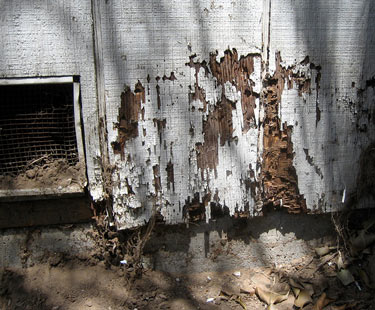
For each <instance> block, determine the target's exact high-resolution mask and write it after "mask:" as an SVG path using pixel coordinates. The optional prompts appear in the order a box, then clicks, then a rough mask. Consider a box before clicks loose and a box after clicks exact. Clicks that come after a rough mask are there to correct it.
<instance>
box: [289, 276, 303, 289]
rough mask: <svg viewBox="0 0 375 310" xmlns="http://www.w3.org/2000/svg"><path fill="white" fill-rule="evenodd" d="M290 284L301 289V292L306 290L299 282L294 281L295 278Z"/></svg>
mask: <svg viewBox="0 0 375 310" xmlns="http://www.w3.org/2000/svg"><path fill="white" fill-rule="evenodd" d="M289 283H290V285H291V286H292V287H295V288H299V289H301V290H303V289H304V286H303V285H302V284H301V283H300V282H299V281H297V280H294V279H293V278H290V279H289Z"/></svg>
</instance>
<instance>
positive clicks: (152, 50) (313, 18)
mask: <svg viewBox="0 0 375 310" xmlns="http://www.w3.org/2000/svg"><path fill="white" fill-rule="evenodd" d="M94 3H95V4H96V5H97V9H98V12H97V13H98V14H97V15H95V16H94V17H93V16H92V7H91V5H92V1H81V2H79V3H73V2H72V1H56V2H54V3H52V4H51V3H49V2H48V3H47V1H43V0H39V1H36V2H35V1H34V2H27V1H21V2H17V3H13V2H12V3H8V2H7V3H5V2H4V1H0V5H1V6H2V10H1V11H0V25H1V26H2V29H6V30H7V31H4V32H3V38H2V42H1V43H0V54H1V55H2V58H3V59H5V61H3V62H2V63H0V75H1V76H4V77H34V76H51V77H53V76H63V75H64V76H72V75H79V76H80V82H81V89H82V96H81V100H82V115H83V126H84V130H85V137H84V141H85V148H86V163H87V173H88V180H89V191H90V195H91V197H92V198H93V199H94V200H95V201H99V200H103V199H104V198H106V197H105V194H104V193H105V192H108V190H109V192H111V194H112V196H113V212H114V215H115V220H116V222H117V225H118V228H119V229H124V228H131V227H135V226H139V225H143V224H144V223H145V222H147V221H148V219H149V218H150V216H151V214H152V212H153V211H152V210H153V209H154V208H157V209H158V210H159V211H160V213H161V215H162V216H163V217H164V220H165V222H166V223H167V224H175V223H181V222H184V221H186V220H187V219H186V218H184V212H186V210H184V207H185V206H187V205H188V204H189V203H191V202H192V200H193V199H194V197H195V195H196V194H199V199H200V202H201V203H203V200H204V197H205V195H207V194H209V193H210V194H211V197H210V201H205V202H206V203H207V205H206V206H204V212H205V215H206V216H205V218H206V220H207V221H208V220H209V218H210V214H211V206H210V203H211V202H215V203H218V204H220V205H221V206H225V207H227V208H228V209H229V213H230V214H231V215H234V214H235V213H236V212H237V211H245V208H247V207H248V208H249V214H250V215H253V214H255V213H256V212H257V210H258V209H259V207H261V201H259V200H256V198H255V197H253V196H254V195H253V193H251V191H250V190H248V188H246V184H245V180H247V181H248V182H252V183H256V182H258V181H260V179H259V176H260V174H261V161H262V153H263V127H262V122H263V121H264V117H265V115H264V110H263V106H262V104H263V103H262V102H261V100H262V99H261V98H262V91H263V90H264V87H263V85H262V83H263V80H264V79H265V78H266V76H267V74H268V76H270V75H271V76H272V74H274V73H275V70H276V62H275V53H276V52H280V55H281V58H282V60H283V62H282V66H283V67H284V68H288V67H293V68H294V69H293V73H295V74H296V75H299V76H301V75H302V74H303V75H304V77H305V78H306V79H311V87H310V93H301V92H299V91H298V88H297V86H296V85H295V83H293V84H294V87H293V88H292V89H288V87H287V81H286V83H285V87H284V90H283V92H282V98H281V104H280V105H279V111H278V113H279V118H280V120H281V124H283V123H284V122H286V123H287V125H289V126H292V127H293V128H292V142H293V151H294V159H293V164H294V167H295V169H296V173H297V178H298V188H299V192H300V193H301V194H302V195H303V196H304V198H305V199H306V205H307V208H308V209H309V210H310V211H311V212H318V211H319V212H321V211H323V212H324V211H331V210H336V209H338V208H340V207H341V206H342V197H343V195H345V197H346V199H345V200H348V199H349V197H350V195H352V194H353V193H354V192H355V191H356V176H357V171H358V169H359V164H358V161H359V157H360V154H361V152H362V150H363V149H364V148H365V147H366V146H367V145H368V144H369V143H370V142H371V141H372V136H373V134H374V129H375V128H374V127H375V125H374V122H370V121H369V117H370V116H371V117H374V116H373V115H374V109H373V104H374V102H373V97H374V90H373V87H372V86H368V85H366V80H369V79H371V78H373V77H374V72H375V67H374V65H373V59H374V58H375V48H374V47H375V46H374V44H375V43H374V42H375V39H374V35H373V33H374V31H373V28H374V26H373V22H372V20H374V7H373V6H374V5H375V4H373V3H372V2H371V1H349V0H345V1H340V2H337V1H334V2H327V1H310V2H306V1H302V2H298V3H297V2H296V1H293V0H280V1H270V0H264V1H263V2H262V1H255V0H251V1H245V0H239V1H225V0H217V1H209V0H202V1H192V0H191V1H190V0H188V1H177V0H173V1H166V0H163V1H150V2H149V3H147V5H146V6H145V5H143V3H142V2H139V1H134V0H130V1H125V0H112V1H96V0H95V2H94ZM93 18H99V19H100V23H97V24H95V25H96V26H95V27H99V30H100V31H99V32H100V33H101V41H102V42H101V45H100V46H97V48H100V49H101V50H100V53H101V57H102V64H101V68H100V69H101V70H102V71H101V72H100V76H101V79H102V85H101V86H102V88H103V89H101V87H98V85H96V78H97V77H96V74H98V70H95V61H94V52H93V51H94V46H96V45H95V44H94V43H95V42H93V36H92V30H93V28H92V26H93V25H92V21H93ZM41 38H43V39H41ZM228 48H229V49H232V48H235V49H236V50H237V52H238V55H239V56H246V55H248V54H250V53H253V54H254V53H258V54H257V55H259V56H254V57H253V61H254V72H252V73H251V75H250V79H251V83H252V91H253V92H254V93H256V94H257V97H256V100H255V103H256V108H255V111H254V112H255V120H256V122H257V128H250V129H249V130H248V131H247V132H244V131H243V127H244V123H243V111H242V105H241V93H240V90H239V89H237V87H236V85H234V83H231V81H229V82H226V83H225V85H224V86H222V85H219V83H218V81H217V80H216V78H215V77H214V76H213V75H212V73H211V71H210V70H208V71H209V72H206V71H205V68H204V66H205V65H204V63H203V62H204V61H206V66H209V64H208V63H209V59H210V58H209V57H210V53H217V57H216V60H217V61H220V58H221V57H223V56H224V51H225V50H227V49H228ZM193 54H196V57H194V58H193V62H195V63H197V64H199V63H201V66H200V69H199V73H198V74H197V75H196V69H198V66H197V67H196V68H192V67H190V66H187V65H186V64H187V63H188V62H189V60H190V58H189V57H190V56H192V55H193ZM306 56H309V59H310V62H309V63H307V64H305V65H302V64H301V61H302V60H304V59H305V57H306ZM311 63H313V64H314V65H315V68H314V67H313V66H311ZM316 66H320V69H319V70H317V68H316ZM96 69H98V68H96ZM99 71H100V70H99ZM318 71H319V72H320V73H321V78H320V81H319V83H317V74H318ZM172 72H173V74H174V77H175V79H173V78H171V79H168V78H170V77H171V73H172ZM196 77H197V80H198V85H197V86H199V87H200V88H201V89H202V90H203V91H204V95H205V101H206V104H207V106H206V110H205V111H204V108H205V103H204V102H202V101H201V100H196V99H195V100H194V99H192V93H194V92H195V91H196V88H195V83H196ZM138 81H139V82H140V83H141V84H142V86H143V87H144V88H145V102H142V103H141V108H142V109H144V114H143V115H141V114H140V115H139V120H138V136H137V137H135V138H132V139H129V140H127V141H126V145H125V149H124V157H123V159H122V158H121V156H120V154H115V153H114V151H113V149H112V142H114V141H116V140H117V137H118V132H117V128H116V126H115V124H116V123H117V122H118V114H119V108H120V105H121V93H122V92H123V91H124V85H126V86H128V87H130V89H131V90H132V91H134V87H135V84H136V83H137V82H138ZM157 87H158V90H157ZM97 92H99V96H98V95H97ZM223 94H225V96H226V99H228V100H230V101H231V102H233V104H234V108H233V110H232V111H231V113H232V114H231V117H232V127H233V133H232V138H233V139H232V140H231V141H226V142H225V144H224V145H220V142H221V141H220V136H219V137H218V164H217V167H216V169H215V170H214V169H211V170H210V169H208V168H207V169H204V171H201V168H199V167H198V163H197V144H198V143H201V144H203V143H205V136H204V134H203V131H204V124H205V122H206V121H207V120H208V119H209V116H210V115H212V114H211V113H212V112H213V111H214V109H215V107H217V106H218V105H219V104H220V101H221V99H222V95H223ZM198 97H199V96H198ZM258 97H259V98H258ZM98 98H99V99H100V100H98ZM98 101H100V102H99V103H98ZM158 102H160V108H159V107H158ZM103 103H104V108H105V109H104V110H105V111H104V110H103V106H101V105H100V104H103ZM317 108H318V109H319V111H320V114H319V113H317ZM99 110H100V111H99ZM103 111H104V112H105V113H106V115H105V116H106V124H104V126H105V127H106V128H102V129H107V131H108V136H107V139H108V141H107V142H108V145H107V147H108V155H109V164H110V165H109V166H110V167H103V163H104V162H105V160H104V159H103V157H105V156H106V154H102V152H101V150H103V149H105V146H104V145H101V144H100V142H99V140H100V139H99V136H100V133H99V131H100V130H99V126H101V125H100V122H99V114H100V113H103ZM99 112H100V113H99ZM318 114H319V115H318ZM157 122H160V123H159V124H165V128H162V126H161V127H160V126H159V128H158V126H157ZM164 122H165V123H164ZM365 126H366V128H365ZM168 165H173V184H171V180H170V177H171V176H170V175H168V173H170V172H168V171H167V167H168ZM156 167H159V170H158V176H157V177H158V178H160V188H156V187H157V186H156V184H155V171H156V170H157V168H156ZM169 167H170V166H169ZM109 168H111V169H112V168H113V169H112V170H111V171H113V172H112V174H111V176H110V178H111V179H110V180H105V178H104V177H103V175H102V171H106V169H109ZM250 171H253V172H254V175H252V173H251V172H250ZM262 190H263V189H262V188H261V186H259V185H258V187H257V188H256V189H255V191H256V193H257V194H259V193H261V191H262ZM344 191H345V194H343V192H344ZM215 196H216V197H215ZM207 197H208V196H206V198H207ZM284 202H285V201H284ZM280 204H282V200H281V201H280Z"/></svg>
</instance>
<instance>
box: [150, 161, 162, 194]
mask: <svg viewBox="0 0 375 310" xmlns="http://www.w3.org/2000/svg"><path fill="white" fill-rule="evenodd" d="M152 170H153V172H154V187H155V192H156V193H157V192H159V191H160V190H161V181H160V166H159V165H155V166H153V167H152Z"/></svg>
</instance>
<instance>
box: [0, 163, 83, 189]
mask: <svg viewBox="0 0 375 310" xmlns="http://www.w3.org/2000/svg"><path fill="white" fill-rule="evenodd" d="M84 186H85V174H84V169H83V166H82V164H81V163H78V164H76V165H74V166H71V165H69V164H68V163H67V162H66V160H63V159H59V160H50V159H49V158H42V160H41V161H39V162H37V163H35V164H33V165H30V167H29V168H28V169H27V170H26V171H25V172H24V173H21V174H19V175H17V176H12V175H5V176H0V189H6V190H14V189H34V188H37V189H45V188H56V189H58V188H60V189H65V188H67V187H77V189H78V190H79V189H81V188H83V187H84Z"/></svg>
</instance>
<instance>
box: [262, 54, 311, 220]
mask: <svg viewBox="0 0 375 310" xmlns="http://www.w3.org/2000/svg"><path fill="white" fill-rule="evenodd" d="M304 62H306V64H307V63H308V62H309V59H308V58H305V60H304V61H303V62H302V63H301V64H302V65H306V64H305V63H304ZM280 63H281V57H280V54H279V53H278V54H276V71H275V73H274V75H273V76H269V77H268V78H266V80H265V81H264V111H265V118H264V123H263V126H264V135H263V156H262V157H263V160H262V171H261V180H262V185H263V192H262V199H263V205H264V206H265V207H267V206H269V205H272V206H278V207H284V208H287V209H288V212H290V213H299V212H301V211H306V210H307V208H306V201H305V199H304V197H303V195H301V194H300V193H299V189H298V179H297V174H296V170H295V168H294V166H293V157H294V153H293V143H292V140H291V135H292V126H287V124H286V123H283V124H281V120H280V117H279V105H280V103H281V95H282V92H283V89H284V85H285V82H287V85H288V88H292V87H293V83H296V85H297V87H298V92H299V94H300V95H301V94H302V93H303V92H306V93H309V92H310V84H311V83H310V79H309V78H306V77H304V75H303V74H299V72H297V73H296V72H293V71H294V70H293V69H294V67H289V68H284V67H282V66H281V64H280Z"/></svg>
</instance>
